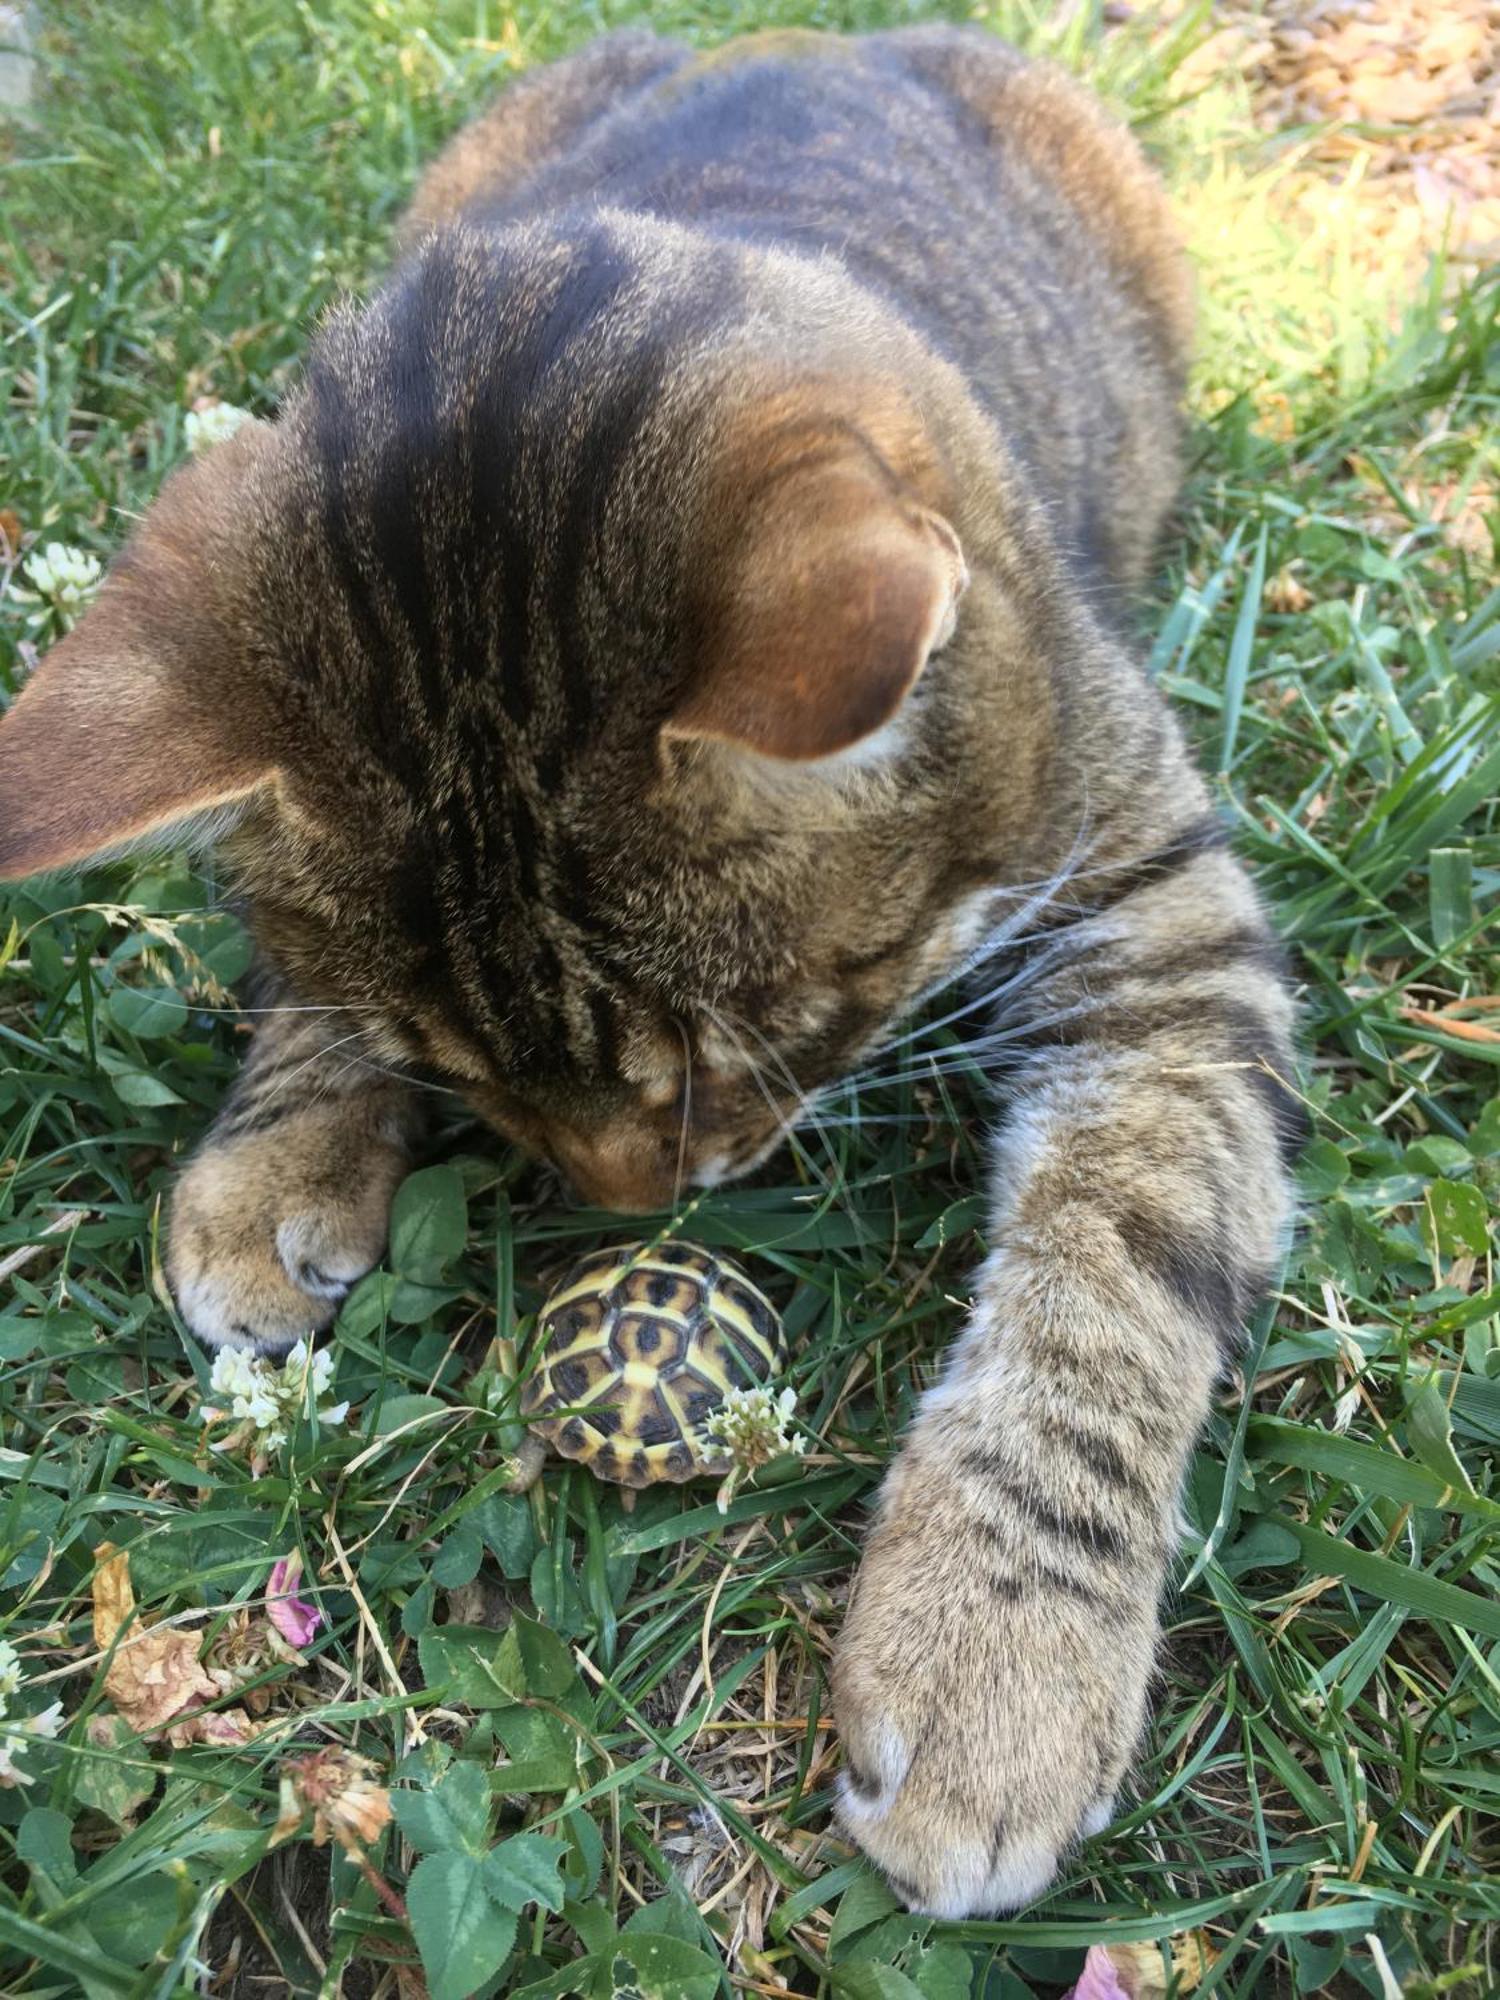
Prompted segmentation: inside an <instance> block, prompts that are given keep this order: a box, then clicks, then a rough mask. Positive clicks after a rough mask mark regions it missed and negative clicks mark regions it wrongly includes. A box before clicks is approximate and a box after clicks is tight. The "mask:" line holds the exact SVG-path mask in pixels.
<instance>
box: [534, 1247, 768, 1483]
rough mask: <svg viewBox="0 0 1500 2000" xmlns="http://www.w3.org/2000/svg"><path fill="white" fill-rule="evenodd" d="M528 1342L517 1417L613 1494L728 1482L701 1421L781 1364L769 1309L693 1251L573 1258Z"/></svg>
mask: <svg viewBox="0 0 1500 2000" xmlns="http://www.w3.org/2000/svg"><path fill="white" fill-rule="evenodd" d="M537 1336H538V1340H539V1342H540V1352H539V1354H538V1358H537V1363H536V1366H535V1368H534V1369H533V1371H532V1373H531V1375H530V1377H529V1378H528V1380H527V1382H526V1384H525V1386H524V1388H523V1389H522V1391H521V1414H522V1415H523V1416H524V1417H525V1418H526V1419H527V1420H528V1421H529V1423H530V1424H531V1427H532V1430H533V1431H534V1432H536V1433H538V1434H540V1436H541V1437H543V1438H545V1439H546V1440H547V1442H548V1443H550V1444H551V1445H552V1446H553V1448H554V1450H556V1451H559V1452H561V1453H562V1455H563V1457H564V1458H575V1459H577V1460H579V1461H580V1463H582V1464H584V1465H586V1466H588V1468H589V1470H590V1471H591V1472H594V1473H597V1474H598V1476H599V1478H601V1479H608V1480H611V1481H613V1482H614V1483H615V1484H616V1485H620V1486H652V1485H655V1484H656V1483H657V1482H658V1481H659V1480H669V1481H679V1480H684V1479H697V1478H700V1477H702V1476H704V1475H722V1474H723V1473H726V1472H727V1471H728V1470H729V1467H730V1460H729V1458H728V1456H727V1454H724V1453H722V1452H719V1451H716V1449H715V1447H714V1446H713V1445H712V1444H711V1443H710V1442H709V1441H708V1440H706V1439H705V1438H704V1437H703V1435H702V1427H703V1423H704V1420H705V1418H707V1417H709V1416H711V1415H712V1414H713V1412H714V1410H715V1409H717V1408H718V1406H719V1404H720V1402H721V1401H722V1400H723V1397H724V1393H725V1391H726V1390H728V1389H747V1388H750V1387H752V1386H753V1385H754V1384H755V1383H757V1382H764V1381H766V1380H768V1379H769V1378H770V1377H771V1376H772V1375H774V1374H776V1373H777V1371H778V1370H779V1369H780V1367H781V1365H782V1363H783V1361H784V1359H785V1357H786V1336H785V1334H784V1333H783V1332H782V1327H781V1321H780V1319H779V1318H778V1316H777V1313H776V1310H775V1308H774V1307H773V1306H772V1305H771V1303H770V1301H769V1300H768V1299H766V1298H765V1297H764V1296H763V1295H762V1294H761V1293H760V1292H759V1291H758V1290H757V1289H756V1287H755V1286H754V1285H752V1284H751V1282H750V1280H749V1279H748V1278H747V1277H746V1276H745V1274H744V1272H743V1271H739V1270H737V1269H736V1268H735V1266H734V1265H733V1264H731V1263H729V1262H728V1261H727V1260H726V1259H725V1258H722V1257H715V1256H711V1255H710V1254H709V1252H708V1251H707V1250H700V1249H698V1248H696V1247H695V1246H694V1245H693V1244H691V1243H674V1242H666V1243H655V1244H645V1243H632V1244H627V1245H626V1246H625V1247H624V1248H623V1249H619V1250H600V1251H595V1252H594V1253H593V1254H592V1255H591V1256H588V1257H584V1258H582V1259H581V1260H580V1261H579V1262H578V1263H577V1264H575V1265H574V1266H573V1268H572V1270H571V1271H569V1273H568V1275H567V1276H566V1277H565V1278H564V1279H563V1281H562V1283H561V1284H560V1285H559V1286H558V1287H557V1289H556V1291H554V1292H553V1294H552V1296H551V1297H550V1298H549V1299H548V1300H547V1303H546V1304H545V1305H544V1306H543V1308H542V1311H541V1314H540V1316H539V1318H538V1320H537Z"/></svg>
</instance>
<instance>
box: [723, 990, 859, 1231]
mask: <svg viewBox="0 0 1500 2000" xmlns="http://www.w3.org/2000/svg"><path fill="white" fill-rule="evenodd" d="M701 1011H702V1013H703V1014H704V1015H705V1016H706V1018H707V1019H708V1020H709V1022H710V1023H711V1024H712V1025H713V1026H714V1027H716V1028H717V1029H718V1030H719V1032H720V1034H722V1035H725V1036H727V1037H728V1039H729V1040H730V1041H731V1042H732V1043H733V1044H734V1046H735V1048H736V1049H737V1050H738V1052H739V1054H740V1057H741V1059H742V1060H743V1062H744V1064H745V1068H746V1070H747V1071H748V1072H749V1075H750V1077H751V1078H752V1080H753V1081H754V1084H755V1087H756V1089H757V1090H758V1091H759V1092H760V1094H761V1096H762V1097H763V1098H764V1099H765V1101H766V1105H767V1107H768V1108H769V1109H770V1110H771V1111H772V1112H773V1113H774V1114H775V1117H776V1123H777V1134H778V1137H784V1138H787V1139H789V1140H791V1142H792V1144H793V1145H794V1146H795V1147H796V1150H797V1153H798V1155H799V1157H800V1158H801V1159H802V1160H803V1162H804V1163H805V1164H806V1165H807V1166H808V1167H809V1168H810V1169H811V1171H812V1172H813V1173H814V1174H816V1175H817V1177H818V1180H819V1181H820V1182H821V1183H822V1185H823V1186H824V1187H825V1188H827V1190H828V1192H829V1193H830V1194H836V1193H837V1192H838V1190H839V1186H840V1184H841V1182H842V1178H843V1176H842V1173H841V1172H840V1170H839V1167H838V1161H837V1159H836V1157H835V1156H834V1154H833V1149H832V1147H828V1148H827V1150H828V1154H829V1158H830V1160H831V1161H832V1162H833V1167H834V1174H833V1177H832V1178H830V1177H829V1175H828V1174H827V1173H826V1172H825V1170H824V1169H823V1168H822V1167H821V1166H820V1165H819V1164H818V1162H817V1161H816V1160H815V1159H814V1158H813V1157H812V1155H811V1154H810V1153H809V1152H808V1151H807V1149H806V1147H805V1146H801V1145H799V1144H798V1142H797V1132H796V1121H797V1118H798V1116H799V1115H800V1112H801V1110H802V1108H803V1106H804V1105H805V1102H806V1097H807V1093H806V1092H805V1091H804V1090H803V1089H802V1087H801V1085H800V1084H798V1082H797V1080H796V1078H795V1077H793V1076H792V1075H791V1072H790V1071H789V1070H788V1071H786V1075H787V1078H788V1081H789V1084H790V1087H791V1090H792V1092H793V1098H794V1109H793V1110H792V1111H791V1112H788V1111H786V1110H785V1109H784V1108H783V1107H782V1104H781V1102H780V1100H779V1099H778V1098H777V1096H776V1093H775V1092H774V1091H773V1090H772V1088H771V1086H770V1084H769V1083H768V1082H767V1081H766V1078H765V1074H764V1066H763V1065H762V1064H761V1063H760V1062H758V1061H757V1060H756V1058H755V1056H754V1055H753V1054H752V1053H751V1051H750V1050H749V1049H748V1048H746V1046H745V1044H744V1042H743V1040H742V1039H741V1037H740V1036H739V1035H738V1034H737V1033H736V1032H735V1030H734V1029H733V1028H732V1027H731V1026H730V1023H729V1021H728V1019H727V1017H726V1016H725V1015H724V1014H723V1012H722V1011H721V1010H720V1009H718V1008H716V1007H712V1006H710V1005H709V1004H708V1002H706V1001H704V1002H702V1003H701ZM744 1025H745V1026H747V1027H748V1026H749V1023H748V1022H746V1023H744ZM759 1039H760V1040H761V1042H762V1043H763V1045H764V1046H766V1047H767V1048H768V1049H769V1047H770V1045H769V1043H766V1042H765V1038H764V1036H761V1037H759ZM778 1060H779V1058H778ZM781 1066H782V1068H783V1070H785V1064H782V1065H781Z"/></svg>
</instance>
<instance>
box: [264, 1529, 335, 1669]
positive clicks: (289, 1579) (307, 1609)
mask: <svg viewBox="0 0 1500 2000" xmlns="http://www.w3.org/2000/svg"><path fill="white" fill-rule="evenodd" d="M301 1581H302V1557H301V1556H300V1555H299V1554H298V1552H297V1551H296V1550H295V1549H293V1551H292V1553H291V1554H290V1555H289V1556H282V1557H281V1559H280V1560H279V1561H278V1562H275V1563H273V1564H272V1566H271V1574H270V1577H269V1579H268V1581H267V1583H266V1616H267V1617H268V1618H269V1619H270V1621H271V1623H272V1624H273V1625H274V1626H275V1627H276V1630H277V1631H278V1632H279V1633H280V1634H281V1636H282V1638H283V1639H285V1640H286V1642H287V1644H288V1645H289V1646H295V1647H297V1648H298V1650H299V1651H300V1650H301V1648H302V1647H303V1646H306V1645H309V1644H310V1643H311V1641H312V1640H313V1639H314V1638H315V1637H316V1636H317V1631H318V1627H319V1626H320V1625H321V1624H322V1623H323V1614H322V1612H321V1611H320V1610H319V1609H318V1607H317V1606H316V1605H315V1604H309V1603H308V1601H307V1599H306V1598H305V1597H298V1596H297V1595H296V1590H297V1585H298V1584H299V1583H300V1582H301Z"/></svg>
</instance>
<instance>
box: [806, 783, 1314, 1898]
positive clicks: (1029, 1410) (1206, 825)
mask: <svg viewBox="0 0 1500 2000" xmlns="http://www.w3.org/2000/svg"><path fill="white" fill-rule="evenodd" d="M1114 880H1115V886H1116V890H1117V891H1118V893H1117V894H1116V895H1115V897H1114V898H1112V899H1111V898H1108V897H1106V898H1105V899H1104V900H1105V902H1106V905H1107V906H1106V907H1103V908H1101V909H1100V910H1099V911H1098V912H1097V914H1095V915H1093V916H1090V917H1087V918H1085V919H1083V920H1081V921H1075V922H1073V923H1072V924H1071V925H1070V926H1069V927H1068V929H1067V930H1066V931H1065V932H1064V933H1062V934H1061V935H1059V936H1058V937H1057V938H1055V940H1054V941H1053V943H1052V944H1051V945H1050V946H1049V947H1048V948H1047V949H1046V950H1045V951H1044V953H1043V955H1042V959H1041V963H1040V967H1039V976H1038V979H1037V981H1036V983H1035V985H1034V986H1033V987H1032V989H1031V991H1030V992H1029V994H1028V1005H1029V1006H1030V1008H1031V1009H1032V1010H1033V1019H1034V1020H1035V1021H1036V1023H1037V1027H1036V1043H1035V1050H1034V1053H1033V1054H1032V1055H1031V1056H1030V1057H1029V1060H1028V1063H1027V1066H1026V1068H1025V1069H1024V1071H1023V1073H1022V1075H1021V1077H1020V1081H1019V1089H1018V1092H1017V1099H1016V1102H1015V1103H1014V1106H1013V1108H1012V1111H1011V1113H1010V1117H1009V1120H1008V1123H1007V1124H1006V1125H1005V1126H1004V1128H1003V1130H1002V1135H1001V1138H1000V1141H999V1145H998V1153H997V1159H996V1169H995V1197H994V1210H993V1222H992V1229H991V1238H990V1240H991V1243H992V1245H993V1250H992V1254H991V1256H990V1258H989V1260H988V1262H987V1263H986V1265H985V1266H984V1269H983V1270H982V1272H981V1274H980V1278H979V1284H978V1291H977V1298H976V1302H975V1305H974V1308H973V1312H972V1315H971V1317H970V1319H969V1322H968V1324H967V1326H966V1328H965V1330H964V1332H963V1334H962V1336H961V1337H960V1339H959V1340H958V1342H957V1343H956V1344H955V1347H954V1350H953V1352H952V1354H951V1356H950V1357H949V1361H948V1365H947V1367H946V1369H945V1371H944V1374H943V1377H942V1379H941V1381H940V1382H939V1383H938V1385H937V1386H936V1387H935V1388H934V1389H932V1390H931V1391H930V1392H929V1393H928V1394H927V1395H926V1396H925V1397H924V1398H923V1400H922V1403H921V1404H920V1406H919V1410H918V1414H917V1417H916V1421H915V1423H914V1425H913V1428H912V1432H911V1435H910V1438H909V1440H908V1442H907V1444H906V1446H905V1449H904V1450H903V1452H902V1453H901V1456H900V1458H899V1459H898V1460H897V1463H896V1465H895V1467H894V1468H893V1470H892V1473H891V1476H890V1478H889V1480H888V1482H887V1484H886V1487H885V1489H884V1492H883V1494H882V1496H881V1502H880V1508H879V1513H878V1517H877V1520H876V1522H875V1526H874V1529H873V1532H872V1534H871V1538H870V1542H869V1546H868V1550H867V1552H866V1555H865V1559H864V1563H863V1565H862V1567H861V1570H860V1574H859V1578H858V1581H857V1584H856V1588H855V1594H854V1598H853V1602H852V1604H851V1607H850V1612H849V1616H848V1619H847V1621H846V1624H845V1628H844V1632H843V1635H842V1639H841V1643H840V1647H839V1652H838V1657H837V1660H836V1664H835V1677H834V1692H835V1702H836V1710H837V1717H838V1722H839V1726H840V1730H841V1734H842V1738H843V1744H844V1756H845V1770H844V1775H843V1778H842V1780H841V1802H840V1810H841V1816H842V1818H843V1820H844V1822H845V1824H846V1825H847V1827H848V1828H849V1830H850V1831H851V1832H852V1833H853V1834H854V1835H855V1837H856V1838H857V1839H858V1840H859V1841H860V1843H861V1844H862V1845H863V1846H864V1847H865V1848H866V1849H867V1850H868V1852H869V1853H870V1854H871V1855H872V1856H873V1858H874V1859H875V1860H876V1861H877V1862H879V1863H880V1865H881V1866H882V1867H883V1868H884V1869H885V1870H886V1871H887V1873H888V1874H889V1876H890V1879H891V1881H892V1884H893V1886H894V1887H895V1888H896V1889H897V1890H898V1891H899V1893H900V1894H901V1895H902V1896H903V1897H904V1898H906V1900H907V1901H908V1902H910V1903H911V1904H912V1905H913V1906H914V1907H916V1908H919V1909H923V1910H927V1911H931V1912H934V1913H936V1914H940V1915H944V1916H950V1917H957V1916H962V1915H967V1914H974V1913H980V1912H986V1911H998V1910H1003V1909H1008V1908H1013V1907H1015V1906H1017V1905H1019V1904H1022V1903H1025V1902H1027V1901H1029V1900H1030V1899H1031V1898H1032V1897H1033V1896H1035V1895H1036V1894H1037V1893H1038V1892H1039V1891H1040V1890H1041V1889H1043V1888H1044V1887H1045V1886H1046V1884H1047V1883H1048V1882H1049V1881H1050V1880H1051V1879H1052V1876H1053V1874H1054V1872H1055V1870H1056V1867H1057V1864H1058V1859H1059V1856H1060V1855H1061V1854H1062V1853H1063V1852H1064V1851H1065V1850H1066V1848H1067V1847H1068V1845H1069V1843H1070V1842H1072V1841H1074V1840H1075V1839H1077V1838H1078V1837H1080V1836H1082V1835H1087V1834H1089V1833H1092V1832H1096V1831H1098V1830H1099V1829H1100V1828H1101V1827H1102V1826H1104V1825H1105V1824H1106V1823H1107V1821H1108V1819H1109V1816H1110V1813H1111V1807H1112V1801H1113V1797H1114V1793H1115V1789H1116V1787H1117V1785H1118V1783H1119V1781H1120V1778H1121V1776H1122V1774H1123V1772H1124V1770H1125V1767H1126V1764H1127V1762H1128V1760H1129V1757H1130V1754H1131V1752H1132V1749H1133V1747H1134V1745H1135V1743H1136V1739H1137V1737H1138V1735H1139V1732H1140V1729H1141V1726H1142V1722H1143V1720H1144V1716H1145V1711H1146V1699H1147V1691H1148V1685H1149V1680H1150V1674H1151V1667H1152V1659H1153V1654H1154V1650H1155V1644H1156V1604H1157V1599H1158V1596H1159V1594H1160V1592H1161V1589H1162V1585H1163V1582H1164V1580H1165V1576H1166V1571H1167V1566H1168V1563H1169V1561H1170V1559H1171V1554H1172V1550H1173V1547H1174V1544H1175V1541H1176V1537H1177V1525H1176V1524H1177V1512H1178V1493H1179V1489H1180V1486H1181V1482H1182V1477H1183V1472H1184V1469H1185V1466H1186V1463H1187V1459H1188V1454H1189V1452H1190V1450H1191V1448H1192V1444H1193V1440H1194V1437H1195V1435H1196V1433H1197V1431H1198V1428H1199V1426H1200V1424H1201V1423H1202V1421H1203V1417H1204V1415H1205V1412H1206V1410H1207V1407H1208V1401H1209V1396H1210V1393H1211V1390H1212V1387H1213V1384H1214V1381H1215V1378H1216V1376H1217V1375H1218V1374H1219V1372H1220V1370H1221V1369H1222V1367H1223V1366H1224V1362H1225V1359H1226V1355H1227V1353H1228V1352H1229V1351H1230V1350H1231V1349H1232V1346H1233V1343H1234V1341H1235V1339H1236V1337H1237V1334H1238V1331H1239V1328H1240V1325H1241V1321H1242V1317H1243V1314H1244V1312H1245V1309H1246V1308H1247V1307H1248V1306H1249V1305H1250V1303H1251V1302H1252V1301H1253V1299H1254V1298H1255V1296H1256V1294H1257V1292H1258V1291H1259V1290H1261V1289H1262V1288H1263V1287H1264V1285H1265V1284H1266V1282H1267V1280H1268V1277H1269V1275H1270V1274H1271V1273H1272V1272H1273V1270H1274V1268H1275V1263H1276V1259H1277V1256H1278V1252H1279V1248H1280V1246H1281V1243H1282V1239H1283V1234H1284V1231H1285V1229H1286V1226H1287V1220H1288V1215H1289V1198H1288V1187H1287V1172H1286V1168H1287V1156H1288V1155H1289V1153H1290V1152H1291V1150H1292V1149H1293V1147H1294V1145H1295V1143H1296V1137H1297V1130H1298V1125H1299V1120H1298V1116H1297V1108H1296V1102H1295V1099H1294V1098H1293V1097H1292V1096H1291V1094H1290V1092H1289V1091H1288V1090H1287V1089H1286V1087H1285V1086H1284V1084H1283V1083H1282V1082H1281V1081H1280V1080H1279V1079H1281V1078H1285V1077H1287V1076H1289V1074H1290V1061H1291V1057H1290V1045H1289V1038H1290V1031H1291V1005H1290V1001H1289V999H1288V996H1287V993H1286V990H1285V987H1284V984H1283V981H1282V976H1281V972H1280V959H1279V954H1278V952H1277V949H1276V946H1275V943H1274V940H1273V939H1272V938H1271V936H1270V934H1269V932H1268V931H1267V929H1266V926H1265V923H1264V919H1263V917H1262V915H1261V913H1260V910H1259V908H1258V905H1257V904H1256V901H1255V898H1254V895H1253V893H1252V891H1251V889H1250V887H1249V884H1248V882H1247V881H1246V880H1245V878H1244V876H1243V874H1242V872H1241V871H1240V869H1239V868H1238V867H1237V866H1236V864H1235V863H1234V862H1233V861H1232V860H1231V859H1230V857H1229V856H1228V855H1227V854H1225V853H1224V852H1223V851H1222V847H1221V845H1220V843H1219V842H1218V840H1217V837H1216V831H1215V829H1214V827H1213V823H1212V821H1211V820H1207V819H1204V820H1197V821H1190V822H1188V823H1187V824H1185V825H1184V826H1183V827H1182V828H1181V830H1180V831H1179V832H1178V833H1177V834H1175V835H1173V836H1172V837H1170V838H1169V839H1168V840H1167V841H1166V842H1165V843H1164V844H1162V845H1160V846H1159V847H1158V848H1157V850H1156V851H1155V852H1154V853H1149V854H1147V855H1144V856H1142V857H1140V858H1138V859H1137V860H1136V861H1135V862H1133V863H1132V864H1131V865H1130V866H1128V867H1126V866H1123V865H1122V867H1121V868H1120V869H1119V870H1118V871H1117V872H1116V874H1115V877H1114Z"/></svg>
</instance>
